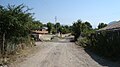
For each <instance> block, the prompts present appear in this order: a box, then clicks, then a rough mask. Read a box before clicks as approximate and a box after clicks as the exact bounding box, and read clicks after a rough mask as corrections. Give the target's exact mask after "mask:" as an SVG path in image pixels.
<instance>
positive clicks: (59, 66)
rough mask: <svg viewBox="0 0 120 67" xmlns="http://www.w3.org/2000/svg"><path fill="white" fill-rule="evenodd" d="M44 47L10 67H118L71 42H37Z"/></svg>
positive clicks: (38, 45)
mask: <svg viewBox="0 0 120 67" xmlns="http://www.w3.org/2000/svg"><path fill="white" fill-rule="evenodd" d="M36 44H37V47H41V45H42V46H44V47H43V48H41V49H39V50H38V51H37V52H36V53H35V54H33V55H32V56H30V57H27V58H26V60H24V61H22V62H19V63H13V64H11V65H10V67H119V66H115V65H117V64H115V63H112V62H109V61H106V60H103V59H101V58H99V57H97V56H95V57H94V55H93V56H92V55H90V54H89V53H87V52H86V51H85V50H84V49H83V48H81V47H79V46H77V45H75V44H74V43H72V42H68V41H65V39H63V40H61V41H59V42H42V43H41V42H37V43H36Z"/></svg>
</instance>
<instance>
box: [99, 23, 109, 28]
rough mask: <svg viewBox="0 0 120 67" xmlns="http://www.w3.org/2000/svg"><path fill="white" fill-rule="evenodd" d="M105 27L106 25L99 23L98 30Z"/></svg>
mask: <svg viewBox="0 0 120 67" xmlns="http://www.w3.org/2000/svg"><path fill="white" fill-rule="evenodd" d="M106 26H107V24H105V23H99V25H98V29H101V28H103V27H106Z"/></svg>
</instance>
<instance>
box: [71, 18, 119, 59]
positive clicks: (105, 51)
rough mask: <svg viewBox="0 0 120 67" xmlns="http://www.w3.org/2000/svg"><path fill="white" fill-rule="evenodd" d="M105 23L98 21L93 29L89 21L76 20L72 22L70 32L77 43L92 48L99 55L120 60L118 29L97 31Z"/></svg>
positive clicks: (104, 25)
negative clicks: (96, 26)
mask: <svg viewBox="0 0 120 67" xmlns="http://www.w3.org/2000/svg"><path fill="white" fill-rule="evenodd" d="M106 26H107V24H104V23H99V25H98V28H97V29H93V28H92V26H91V24H90V23H89V22H82V21H81V20H78V21H77V22H75V23H73V26H72V33H73V35H74V36H75V41H76V42H77V44H78V45H80V46H83V47H85V48H88V49H90V50H92V51H93V52H95V53H97V54H98V55H100V56H103V57H105V58H108V59H111V60H120V59H119V57H120V54H119V53H120V36H119V33H120V32H119V31H117V30H116V31H107V30H105V31H99V29H101V28H104V27H106Z"/></svg>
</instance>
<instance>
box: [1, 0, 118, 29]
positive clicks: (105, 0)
mask: <svg viewBox="0 0 120 67" xmlns="http://www.w3.org/2000/svg"><path fill="white" fill-rule="evenodd" d="M8 4H11V5H19V4H24V5H26V6H28V7H29V8H33V10H32V12H34V13H35V15H34V17H35V18H36V20H40V21H42V22H43V23H47V22H49V21H50V22H52V23H55V21H54V20H55V16H57V21H58V22H60V23H61V24H67V25H71V24H72V23H73V22H74V21H77V20H78V19H81V20H82V21H88V22H90V23H91V24H92V25H93V27H94V28H95V27H97V25H98V24H99V23H100V22H104V23H109V22H111V21H114V20H120V0H0V5H3V6H7V5H8Z"/></svg>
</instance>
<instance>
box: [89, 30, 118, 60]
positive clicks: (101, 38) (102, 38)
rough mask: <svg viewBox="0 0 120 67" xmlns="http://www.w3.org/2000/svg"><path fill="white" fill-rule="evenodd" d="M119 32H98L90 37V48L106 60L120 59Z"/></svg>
mask: <svg viewBox="0 0 120 67" xmlns="http://www.w3.org/2000/svg"><path fill="white" fill-rule="evenodd" d="M119 33H120V31H118V30H116V31H100V32H96V33H93V34H92V35H91V37H90V40H91V44H92V45H91V46H90V47H91V48H92V49H93V50H94V51H96V52H97V53H99V54H101V55H103V56H105V57H108V58H112V59H114V58H119V57H120V54H119V53H120V35H119Z"/></svg>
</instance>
